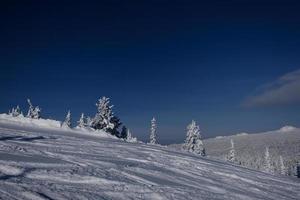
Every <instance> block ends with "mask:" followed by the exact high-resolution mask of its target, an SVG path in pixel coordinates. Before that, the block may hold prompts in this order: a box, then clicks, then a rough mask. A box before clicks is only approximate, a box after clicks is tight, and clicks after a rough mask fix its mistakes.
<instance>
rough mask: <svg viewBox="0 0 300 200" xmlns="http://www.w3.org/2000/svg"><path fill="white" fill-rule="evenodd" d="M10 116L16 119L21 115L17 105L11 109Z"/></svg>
mask: <svg viewBox="0 0 300 200" xmlns="http://www.w3.org/2000/svg"><path fill="white" fill-rule="evenodd" d="M10 115H11V116H13V117H17V116H19V115H22V112H21V109H20V107H19V105H17V107H16V108H12V110H11V113H10Z"/></svg>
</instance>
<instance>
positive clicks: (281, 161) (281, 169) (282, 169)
mask: <svg viewBox="0 0 300 200" xmlns="http://www.w3.org/2000/svg"><path fill="white" fill-rule="evenodd" d="M279 164H280V174H282V175H286V174H287V170H286V168H285V165H284V163H283V158H282V156H279Z"/></svg>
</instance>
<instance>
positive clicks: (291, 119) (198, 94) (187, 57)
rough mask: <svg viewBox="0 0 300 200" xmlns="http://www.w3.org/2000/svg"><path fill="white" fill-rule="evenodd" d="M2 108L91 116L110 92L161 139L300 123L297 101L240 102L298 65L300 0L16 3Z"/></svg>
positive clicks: (142, 134)
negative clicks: (191, 130)
mask: <svg viewBox="0 0 300 200" xmlns="http://www.w3.org/2000/svg"><path fill="white" fill-rule="evenodd" d="M0 9H1V10H0V11H1V12H0V17H1V20H0V21H1V28H2V30H1V32H0V42H1V45H0V66H1V67H0V92H1V98H0V111H1V112H7V110H8V109H9V108H11V107H12V106H15V105H17V104H19V105H20V106H21V108H22V109H23V110H27V105H26V98H31V100H32V102H33V104H36V105H39V106H40V107H41V108H42V114H43V115H44V116H45V117H51V118H55V119H59V120H62V119H63V118H64V116H65V114H66V112H67V110H68V109H70V110H71V112H72V117H73V118H74V121H75V120H77V118H79V117H80V113H81V112H84V113H86V114H87V115H90V116H93V115H94V114H95V112H96V107H95V103H96V101H97V99H98V98H99V97H101V96H107V97H110V98H111V101H112V103H113V104H114V105H115V107H114V109H115V114H116V115H118V116H119V117H120V118H121V120H122V121H123V122H124V123H125V124H126V125H127V126H128V127H129V128H130V129H131V130H132V132H133V134H134V135H136V136H137V137H138V138H140V139H143V140H145V139H147V138H148V135H149V129H150V120H151V118H152V117H153V116H155V117H156V118H157V122H158V134H159V138H160V141H161V142H162V143H164V144H165V143H174V142H182V141H183V139H184V137H185V127H186V125H187V124H188V123H189V122H190V121H191V120H192V119H194V120H196V121H197V122H198V123H199V124H200V127H201V129H202V131H203V132H202V134H203V136H204V137H214V136H216V135H226V134H231V133H237V132H256V131H265V130H270V129H276V128H279V127H281V126H283V125H286V124H291V125H294V126H300V114H299V110H300V103H299V101H294V102H293V103H292V104H288V103H287V104H284V105H277V104H275V105H273V104H272V105H271V106H268V105H265V106H257V107H256V106H251V107H247V106H246V107H245V106H243V102H244V101H245V99H247V98H248V97H249V96H250V97H251V96H253V95H256V94H257V92H259V91H260V88H261V87H263V86H264V85H265V84H269V83H273V82H274V81H276V80H277V79H279V78H280V77H282V76H284V75H285V74H287V73H292V72H294V71H296V70H298V69H299V68H300V66H299V63H300V56H299V55H300V37H299V35H300V14H299V10H300V3H299V1H263V0H262V1H210V3H207V2H206V3H205V2H202V1H148V2H146V1H143V2H141V1H126V2H125V1H81V2H75V1H74V2H73V1H72V2H71V1H26V2H25V1H9V2H6V3H3V2H1V5H0Z"/></svg>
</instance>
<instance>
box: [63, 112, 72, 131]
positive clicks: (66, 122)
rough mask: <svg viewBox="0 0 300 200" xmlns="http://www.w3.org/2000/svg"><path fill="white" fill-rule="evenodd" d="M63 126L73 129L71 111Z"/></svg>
mask: <svg viewBox="0 0 300 200" xmlns="http://www.w3.org/2000/svg"><path fill="white" fill-rule="evenodd" d="M63 126H64V127H68V128H71V112H70V110H69V111H68V113H67V115H66V118H65V121H64V122H63Z"/></svg>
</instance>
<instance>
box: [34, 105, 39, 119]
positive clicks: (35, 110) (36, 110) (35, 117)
mask: <svg viewBox="0 0 300 200" xmlns="http://www.w3.org/2000/svg"><path fill="white" fill-rule="evenodd" d="M33 118H34V119H39V118H41V109H40V107H39V106H36V107H35V108H34V112H33Z"/></svg>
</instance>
